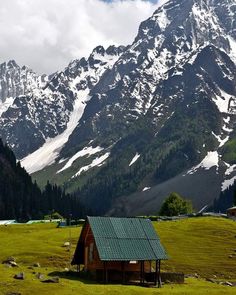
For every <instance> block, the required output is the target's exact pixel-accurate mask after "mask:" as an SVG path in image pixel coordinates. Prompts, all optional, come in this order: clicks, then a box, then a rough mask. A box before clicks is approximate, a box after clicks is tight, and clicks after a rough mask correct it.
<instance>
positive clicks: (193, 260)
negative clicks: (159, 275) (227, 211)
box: [0, 217, 236, 295]
mask: <svg viewBox="0 0 236 295" xmlns="http://www.w3.org/2000/svg"><path fill="white" fill-rule="evenodd" d="M153 224H154V226H155V228H156V230H157V232H158V234H159V235H160V238H161V241H162V243H163V245H164V246H165V248H166V250H167V252H168V254H169V256H170V258H171V259H170V260H168V261H167V262H164V263H162V270H165V271H177V272H184V273H185V274H189V275H194V276H198V278H187V279H186V280H185V284H183V285H177V284H165V285H164V286H163V288H162V289H157V288H145V287H140V286H122V285H113V284H108V285H103V284H98V283H96V282H92V281H87V280H83V279H79V278H78V277H76V275H72V274H69V273H68V272H66V271H65V268H70V261H71V257H72V255H73V252H74V249H75V246H76V243H77V240H78V237H79V234H80V231H81V227H71V228H56V225H55V224H35V225H11V226H0V245H1V247H0V261H3V260H4V259H6V258H7V257H9V256H13V257H14V258H16V260H17V263H18V265H19V267H18V268H8V267H7V266H6V265H4V264H0V294H1V295H3V294H4V295H5V294H7V293H9V292H19V293H21V294H22V295H30V294H39V295H41V294H42V295H44V294H45V295H46V294H48V295H54V294H57V295H62V294H63V295H70V294H81V295H83V294H117V295H118V294H124V293H125V294H236V287H229V286H221V285H219V284H216V283H212V282H209V281H207V280H206V279H215V280H218V281H224V282H225V281H230V282H235V281H236V222H233V221H231V220H227V219H221V218H210V217H209V218H207V217H204V218H192V219H186V220H180V221H165V222H153ZM67 241H71V243H72V248H71V251H68V249H67V248H65V247H63V244H64V242H67ZM34 263H40V265H41V267H40V268H35V267H32V265H33V264H34ZM19 272H24V273H25V280H22V281H21V280H16V279H14V278H13V276H14V275H15V274H16V273H19ZM38 272H40V273H41V274H43V275H44V277H45V278H47V277H49V276H59V277H60V282H59V283H42V282H41V281H40V280H39V279H37V278H36V273H38Z"/></svg>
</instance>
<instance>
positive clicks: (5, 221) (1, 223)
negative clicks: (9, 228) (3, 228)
mask: <svg viewBox="0 0 236 295" xmlns="http://www.w3.org/2000/svg"><path fill="white" fill-rule="evenodd" d="M14 223H17V222H16V220H0V225H9V224H14Z"/></svg>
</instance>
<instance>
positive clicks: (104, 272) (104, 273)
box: [103, 261, 106, 284]
mask: <svg viewBox="0 0 236 295" xmlns="http://www.w3.org/2000/svg"><path fill="white" fill-rule="evenodd" d="M103 283H104V284H105V283H106V265H105V261H103Z"/></svg>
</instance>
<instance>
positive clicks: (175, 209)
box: [160, 193, 193, 216]
mask: <svg viewBox="0 0 236 295" xmlns="http://www.w3.org/2000/svg"><path fill="white" fill-rule="evenodd" d="M192 212H193V207H192V203H191V201H188V200H185V199H184V198H182V197H181V196H180V195H179V194H177V193H171V194H170V195H169V197H168V198H167V199H166V200H165V201H164V202H163V204H162V206H161V210H160V215H162V216H178V215H180V214H189V213H192Z"/></svg>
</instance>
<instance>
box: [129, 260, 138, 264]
mask: <svg viewBox="0 0 236 295" xmlns="http://www.w3.org/2000/svg"><path fill="white" fill-rule="evenodd" d="M129 263H130V264H137V263H138V261H137V260H131V261H130V262H129Z"/></svg>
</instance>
